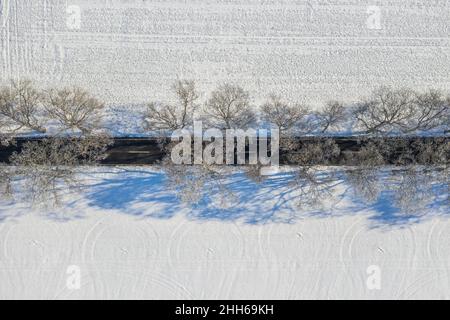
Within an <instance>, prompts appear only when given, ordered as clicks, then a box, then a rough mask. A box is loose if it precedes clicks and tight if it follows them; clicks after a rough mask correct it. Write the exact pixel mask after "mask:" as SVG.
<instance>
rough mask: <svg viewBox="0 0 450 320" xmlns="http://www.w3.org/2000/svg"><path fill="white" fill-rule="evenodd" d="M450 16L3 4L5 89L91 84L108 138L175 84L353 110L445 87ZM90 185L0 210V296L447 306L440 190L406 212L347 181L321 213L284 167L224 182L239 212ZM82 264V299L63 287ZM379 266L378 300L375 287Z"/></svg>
mask: <svg viewBox="0 0 450 320" xmlns="http://www.w3.org/2000/svg"><path fill="white" fill-rule="evenodd" d="M373 5H376V6H378V7H375V8H374V7H371V6H373ZM377 8H378V9H379V16H377V13H376V12H377V10H378V9H377ZM374 9H375V11H374ZM449 9H450V2H449V1H447V0H438V1H428V0H390V1H372V0H347V1H338V0H330V1H319V0H292V1H287V0H264V1H263V0H190V1H185V0H166V1H160V0H126V1H125V0H110V1H109V0H108V1H106V0H70V1H66V0H64V1H63V0H37V1H36V0H3V1H0V61H1V63H0V81H2V82H4V81H6V80H7V79H9V78H16V79H17V78H24V77H28V78H30V79H32V80H34V81H35V82H36V84H37V85H38V86H39V87H43V88H46V87H52V86H63V85H70V86H71V85H78V86H82V87H85V88H87V89H89V90H90V91H91V92H92V93H93V94H94V95H96V96H98V97H99V98H101V99H102V100H104V101H105V102H106V103H107V111H106V118H105V121H106V122H107V123H106V126H107V127H108V128H109V129H111V130H112V132H113V134H114V135H116V136H122V135H140V134H143V133H142V130H141V114H142V112H143V110H144V107H145V103H147V102H149V101H150V100H160V101H165V100H171V99H173V98H174V97H173V96H172V95H170V94H169V88H170V85H171V84H172V82H173V81H174V80H176V79H181V78H188V79H194V80H196V82H197V84H198V86H199V89H200V90H201V91H202V92H203V95H202V97H201V99H202V101H203V100H204V99H205V98H206V94H207V93H208V92H210V91H211V89H213V88H214V87H215V86H216V85H217V84H218V83H221V82H223V81H229V82H233V83H236V84H239V85H241V86H243V87H244V88H246V89H248V90H250V93H251V96H252V98H253V100H254V102H255V104H258V103H259V102H261V100H262V99H265V98H266V97H267V95H268V94H269V93H270V92H275V93H278V94H281V95H283V96H285V97H286V98H288V99H290V100H298V101H300V102H303V103H306V104H308V105H311V106H313V107H318V106H320V105H321V104H323V103H324V102H325V101H327V100H330V99H332V100H343V101H344V102H348V103H351V102H353V101H356V100H358V99H360V98H361V97H363V96H366V95H368V94H369V93H370V91H371V90H372V89H374V88H375V87H378V86H380V85H393V86H394V87H410V88H411V89H417V90H419V91H423V90H425V89H427V88H434V89H442V90H444V91H447V92H448V91H449V88H450V55H449V52H450V51H449V50H450V37H449V34H450V24H449V21H450V10H449ZM77 10H79V11H77ZM78 12H79V13H80V15H79V16H78ZM374 12H375V13H374ZM378 17H379V22H380V24H379V25H378V24H377V19H378ZM373 19H375V20H373ZM327 170H331V169H330V168H328V169H325V168H323V171H324V172H327ZM81 176H82V180H83V182H84V187H83V188H82V190H78V189H77V190H72V189H65V190H63V191H64V200H65V201H64V202H63V204H62V206H61V207H55V208H51V207H48V206H47V207H30V204H29V203H27V202H26V201H25V200H26V199H22V198H20V199H18V200H17V201H12V200H8V199H3V198H0V299H7V298H20V299H23V298H37V299H44V298H48V299H64V298H68V299H76V298H83V299H91V298H94V299H100V298H113V299H119V298H124V299H131V298H148V299H300V298H308V299H314V298H322V299H333V298H334V299H348V298H356V299H371V298H374V299H387V298H393V299H412V298H417V299H418V298H424V299H431V298H437V299H450V220H449V214H450V211H449V205H448V185H447V186H445V185H444V186H442V185H441V186H437V187H436V188H434V189H433V192H434V194H433V195H428V196H429V198H427V199H431V200H432V203H431V204H429V205H427V206H425V207H423V208H422V207H418V206H417V207H418V209H417V210H416V212H414V213H412V212H410V211H407V212H405V211H404V210H401V209H399V208H398V207H396V206H395V204H394V203H393V202H392V198H393V194H392V192H391V191H387V190H384V191H383V192H382V193H381V195H380V196H379V197H378V198H377V199H376V201H375V202H374V203H368V202H367V201H365V200H363V199H361V198H359V197H358V196H357V194H356V193H357V192H356V191H358V190H354V188H352V187H351V186H349V185H348V184H347V183H346V182H345V181H343V180H342V179H339V178H337V179H336V181H334V182H335V183H334V184H333V186H332V187H331V188H330V190H328V191H329V192H330V195H328V193H325V192H324V193H322V194H323V195H328V196H326V197H325V199H324V200H323V201H322V202H321V206H320V207H311V206H310V205H306V204H305V203H304V202H302V201H301V200H302V194H301V190H298V188H295V187H293V186H292V184H290V183H289V181H290V180H289V172H287V171H285V170H283V169H280V170H274V171H270V170H268V171H266V172H265V176H264V177H265V180H264V181H263V182H262V183H261V184H256V183H255V182H252V181H250V180H248V179H247V178H245V177H244V176H243V175H242V174H233V175H231V176H230V177H229V180H227V184H228V185H229V186H230V188H231V189H232V190H233V191H234V192H235V193H236V194H237V196H238V199H239V201H238V202H237V203H232V202H231V203H228V204H227V205H226V206H223V201H222V200H223V198H221V197H220V195H217V194H213V195H210V196H203V197H201V199H200V200H201V201H200V202H199V203H198V204H196V205H188V204H186V203H182V202H180V201H179V199H178V198H177V196H176V192H175V191H174V190H171V189H169V188H168V187H167V185H166V184H165V181H166V179H167V177H166V176H165V175H164V174H163V173H161V172H160V171H158V170H156V169H154V168H140V167H130V168H107V167H101V168H92V169H89V170H88V169H86V170H85V172H84V173H82V174H81ZM392 183H396V182H395V181H393V182H392ZM205 191H206V190H203V192H205ZM22 197H23V198H26V194H23V195H22ZM416 200H417V199H415V198H414V199H413V200H412V201H414V203H413V204H412V205H413V206H415V205H416V204H417V203H416V202H415V201H416ZM299 204H300V205H299ZM74 266H75V270H77V269H78V268H79V270H80V272H81V278H80V280H81V287H80V288H79V289H77V288H73V287H71V286H68V285H67V284H68V279H70V276H71V270H74V268H73V267H74ZM371 266H376V267H378V268H379V270H380V271H381V278H380V279H381V287H380V290H371V289H370V287H368V286H367V281H368V279H369V277H370V274H368V272H367V271H368V270H369V271H370V270H373V268H371Z"/></svg>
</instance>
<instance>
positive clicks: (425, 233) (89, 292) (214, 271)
mask: <svg viewBox="0 0 450 320" xmlns="http://www.w3.org/2000/svg"><path fill="white" fill-rule="evenodd" d="M322 170H324V172H325V171H326V169H325V168H323V169H322ZM329 170H332V169H331V168H330V169H329ZM289 172H290V169H289V168H280V170H278V172H272V173H270V172H267V175H266V176H265V177H266V180H264V181H263V182H262V183H261V184H256V183H254V182H252V181H250V180H248V179H246V178H245V177H244V176H243V175H242V174H240V173H238V172H236V173H235V174H232V175H230V176H229V186H230V188H231V190H233V191H235V192H237V193H238V195H239V197H240V198H239V202H238V203H237V204H236V205H231V206H229V207H228V208H223V207H220V206H215V205H214V203H213V201H206V200H209V197H207V198H206V200H205V201H201V202H200V203H199V204H197V205H188V204H186V203H182V202H180V201H179V200H178V199H177V198H176V193H175V191H173V190H171V189H170V188H168V187H167V185H166V184H165V181H166V177H165V175H164V174H163V173H162V172H160V171H159V170H155V169H154V168H141V167H124V168H104V167H102V168H97V169H94V168H92V169H91V170H88V171H87V172H85V173H84V174H83V179H84V184H85V187H84V188H83V190H82V191H81V192H80V191H76V192H75V191H73V190H65V191H64V192H66V195H65V197H66V198H65V200H66V201H65V202H63V205H62V207H55V208H48V207H45V208H40V207H34V208H30V206H29V204H27V203H26V202H23V201H17V202H11V201H7V200H3V201H1V202H0V221H1V222H0V283H1V284H2V285H1V286H0V298H1V299H5V298H38V299H42V298H48V299H66V298H68V299H76V298H82V299H92V298H94V299H99V298H108V299H109V298H112V299H131V298H138V299H140V298H147V299H300V298H309V299H311V298H313V299H314V298H322V299H342V298H343V299H349V298H356V299H372V298H373V299H386V298H392V299H412V298H425V299H430V298H437V299H448V298H450V281H449V280H450V220H449V219H448V218H449V214H450V211H449V207H448V205H447V206H446V205H445V204H441V205H437V206H436V205H432V206H429V207H427V209H424V210H423V211H421V212H420V213H419V214H417V215H409V214H408V213H405V212H402V211H401V210H399V209H398V208H395V206H393V205H392V203H389V201H390V198H389V196H388V195H386V193H383V194H382V195H381V196H380V198H379V199H378V200H377V201H376V202H375V203H374V204H369V203H367V202H364V201H362V200H361V199H358V197H356V195H355V193H354V191H352V188H350V187H349V186H348V185H347V184H346V183H345V182H343V181H340V180H339V179H337V180H336V181H335V183H333V187H332V192H331V196H330V197H328V198H327V199H326V200H325V201H324V203H323V204H322V205H321V206H320V207H319V208H310V207H308V206H298V205H297V203H298V202H297V200H300V199H301V198H300V195H299V193H297V190H296V188H294V187H293V186H292V184H290V183H289V181H290V180H289V179H288V176H289ZM441 196H444V197H445V194H443V193H442V194H441ZM447 196H448V195H447ZM438 198H439V197H438ZM436 202H437V203H438V202H439V201H438V200H436ZM71 266H77V267H78V268H79V270H80V272H81V287H80V288H79V289H75V290H74V289H72V288H71V287H68V286H67V279H68V278H69V274H68V273H67V271H68V268H69V267H71ZM370 266H377V267H379V268H380V270H381V289H380V290H370V289H369V287H367V285H366V282H367V280H368V277H369V275H368V273H367V270H368V268H369V267H370Z"/></svg>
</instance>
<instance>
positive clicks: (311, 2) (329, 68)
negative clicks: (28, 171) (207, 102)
mask: <svg viewBox="0 0 450 320" xmlns="http://www.w3.org/2000/svg"><path fill="white" fill-rule="evenodd" d="M0 10H1V11H0V28H1V35H0V37H1V45H0V60H1V69H0V78H1V79H2V80H5V79H8V78H10V77H13V78H18V77H24V76H28V77H30V78H32V79H34V80H36V81H37V83H38V84H39V85H41V86H53V85H63V84H66V85H73V84H78V85H80V86H83V87H87V88H88V89H89V90H91V91H93V93H95V94H96V95H98V96H100V97H101V98H103V99H104V100H105V101H106V102H107V103H110V104H113V105H115V106H116V107H119V106H122V105H126V106H127V107H130V108H132V106H131V105H130V104H131V103H142V102H147V101H148V100H150V99H166V98H168V95H169V94H168V92H169V87H170V84H171V83H172V82H173V81H174V80H175V79H178V78H191V79H195V80H197V82H198V84H199V88H200V89H201V90H202V91H203V92H204V93H206V92H209V91H210V89H211V88H212V87H214V86H215V85H216V84H217V83H218V82H221V81H231V82H236V83H237V84H240V85H242V86H243V87H245V88H248V89H249V90H251V93H252V96H253V97H254V99H255V100H258V99H265V98H266V96H267V95H268V93H269V92H271V91H274V92H277V93H281V94H283V95H285V96H288V97H291V98H295V99H299V100H301V101H305V102H306V103H308V104H311V105H318V104H321V103H323V102H325V101H326V100H328V99H343V100H344V101H348V102H351V101H354V100H355V99H358V98H360V97H361V96H364V95H366V94H367V93H368V92H370V90H372V89H373V88H374V87H377V86H379V85H389V84H392V85H394V86H397V87H401V86H409V87H411V88H416V89H419V90H424V89H426V88H428V87H433V88H436V89H443V90H448V89H449V87H450V55H449V52H450V37H449V34H450V23H449V21H450V2H449V1H448V0H436V1H429V0H390V1H372V0H347V1H340V0H328V1H319V0H292V1H288V0H269V1H263V0H231V1H230V0H190V1H185V0H168V1H159V0H68V1H66V0H64V1H63V0H37V1H36V0H2V1H0Z"/></svg>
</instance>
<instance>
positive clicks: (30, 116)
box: [0, 80, 46, 135]
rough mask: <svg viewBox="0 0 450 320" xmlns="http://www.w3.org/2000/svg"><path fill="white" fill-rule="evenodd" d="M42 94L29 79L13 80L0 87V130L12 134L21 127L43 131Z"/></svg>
mask: <svg viewBox="0 0 450 320" xmlns="http://www.w3.org/2000/svg"><path fill="white" fill-rule="evenodd" d="M41 100H42V96H41V94H40V93H39V91H38V90H36V89H35V88H34V86H33V84H32V82H31V81H30V80H22V81H13V80H11V84H10V86H3V87H1V88H0V132H1V133H3V134H4V135H6V134H14V133H16V132H18V131H20V130H21V129H24V128H26V129H29V130H34V131H37V132H41V133H44V132H45V131H46V130H45V128H44V127H43V118H42V117H41V111H42V110H41Z"/></svg>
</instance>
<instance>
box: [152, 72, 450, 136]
mask: <svg viewBox="0 0 450 320" xmlns="http://www.w3.org/2000/svg"><path fill="white" fill-rule="evenodd" d="M172 91H173V93H174V94H175V96H176V97H177V100H178V103H174V104H169V103H157V102H151V103H150V104H149V106H148V110H147V112H146V114H145V117H144V121H145V128H146V129H147V130H152V131H158V130H161V131H173V130H176V129H184V128H189V127H190V126H191V125H192V122H193V119H194V118H195V117H196V118H197V119H199V120H203V121H204V122H205V123H206V124H208V125H209V126H211V127H215V128H220V129H231V128H240V129H245V128H247V127H249V126H252V125H255V123H256V122H257V120H258V118H259V120H262V121H264V122H266V123H270V124H272V125H274V126H276V127H277V128H279V130H280V132H281V134H282V135H289V134H296V135H301V134H310V133H326V132H329V131H330V130H339V129H341V128H342V127H343V125H344V124H345V123H349V122H350V123H351V128H352V130H356V131H359V132H362V133H368V134H393V133H395V134H399V133H403V134H413V133H417V132H424V131H430V130H434V129H437V128H442V129H444V130H445V128H447V129H448V127H449V126H450V95H448V96H446V95H444V94H443V93H442V92H439V91H436V90H429V91H427V92H423V93H419V92H415V91H413V90H408V89H400V90H395V89H392V88H390V87H381V88H379V89H377V90H375V91H374V92H373V93H372V95H371V96H370V97H368V98H366V99H364V100H363V101H361V102H359V103H354V104H352V105H350V106H345V105H344V104H343V103H342V102H338V101H330V102H328V103H326V104H325V106H324V107H323V108H322V109H321V110H319V111H312V110H311V109H310V108H308V107H307V106H304V105H301V104H298V103H292V102H289V101H287V100H285V99H283V97H281V96H279V95H275V94H271V95H270V96H269V98H268V100H267V101H266V102H265V103H264V104H263V105H262V106H260V108H255V107H254V106H253V105H252V102H251V99H250V95H249V92H248V91H246V90H244V89H243V88H241V87H239V86H236V85H230V84H222V85H219V86H218V87H217V88H216V89H215V90H214V91H213V92H212V93H211V94H210V96H209V98H208V99H207V100H206V102H205V103H204V104H200V103H199V97H200V94H199V92H198V91H197V89H196V85H195V82H194V81H189V80H180V81H177V82H175V83H174V84H173V86H172Z"/></svg>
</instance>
